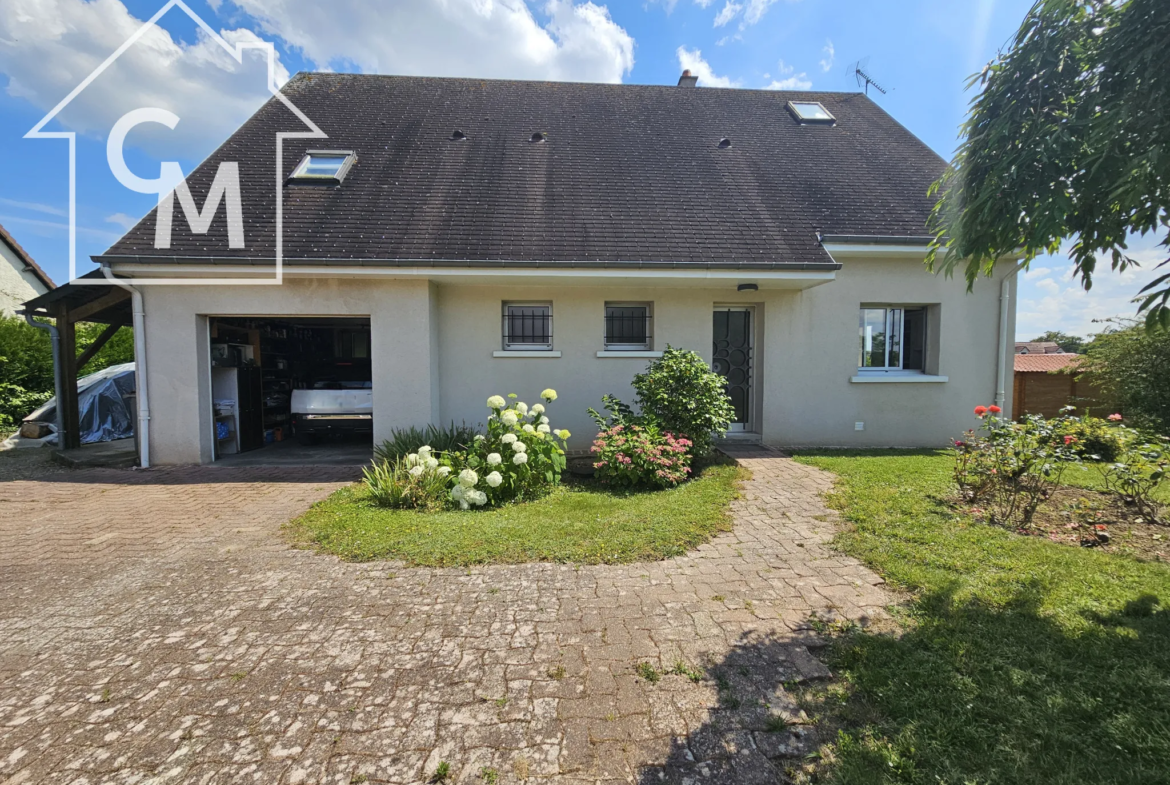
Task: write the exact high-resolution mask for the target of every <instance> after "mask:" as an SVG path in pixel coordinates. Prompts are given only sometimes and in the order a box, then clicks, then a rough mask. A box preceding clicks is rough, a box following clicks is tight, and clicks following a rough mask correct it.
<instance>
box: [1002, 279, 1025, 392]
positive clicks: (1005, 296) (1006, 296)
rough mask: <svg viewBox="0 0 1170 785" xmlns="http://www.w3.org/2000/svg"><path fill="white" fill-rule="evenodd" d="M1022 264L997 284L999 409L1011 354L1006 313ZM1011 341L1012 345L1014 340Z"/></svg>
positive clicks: (1009, 308)
mask: <svg viewBox="0 0 1170 785" xmlns="http://www.w3.org/2000/svg"><path fill="white" fill-rule="evenodd" d="M1024 264H1025V263H1024V262H1020V263H1019V264H1017V265H1016V266H1015V269H1013V270H1012V271H1011V272H1010V273H1008V274H1007V275H1005V276H1004V277H1003V281H1001V282H1000V286H999V356H998V358H997V359H998V362H997V363H996V367H995V405H996V406H998V407H999V408H1001V409H1003V408H1004V405H1003V404H1004V401H1005V400H1006V399H1007V391H1006V390H1005V389H1004V387H1005V386H1006V384H1007V376H1008V369H1007V364H1008V358H1009V357H1011V356H1012V353H1009V352H1008V315H1009V313H1011V299H1012V279H1013V278H1015V277H1016V273H1018V272H1019V271H1020V270H1022V269H1023V267H1024ZM1012 343H1013V345H1014V341H1013V342H1012ZM1012 414H1015V412H1012Z"/></svg>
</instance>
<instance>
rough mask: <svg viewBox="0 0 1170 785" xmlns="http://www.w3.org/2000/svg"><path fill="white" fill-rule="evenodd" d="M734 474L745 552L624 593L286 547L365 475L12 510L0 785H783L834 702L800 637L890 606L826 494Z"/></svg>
mask: <svg viewBox="0 0 1170 785" xmlns="http://www.w3.org/2000/svg"><path fill="white" fill-rule="evenodd" d="M735 457H736V458H737V459H739V460H740V461H741V462H742V463H743V464H744V465H746V466H747V467H748V468H749V469H750V470H751V471H752V473H753V479H752V480H751V481H750V482H749V483H748V484H747V487H746V488H745V493H744V498H742V499H741V500H739V501H737V502H736V503H735V518H736V524H735V529H734V531H732V532H730V533H727V534H723V535H721V536H719V537H718V538H716V539H715V540H714V541H712V542H710V543H708V544H707V545H704V546H703V547H701V548H699V549H698V550H696V551H694V552H693V553H692V554H691V555H689V556H687V557H684V558H679V559H674V560H671V561H666V562H656V563H650V564H634V565H627V566H619V567H612V566H601V567H579V568H578V567H574V566H566V565H556V564H530V565H518V566H494V567H478V568H473V569H466V570H464V569H418V568H405V567H402V566H401V565H396V564H392V563H385V562H382V563H376V564H344V563H340V562H338V561H337V560H336V559H334V558H332V557H327V556H323V555H319V554H315V553H311V552H307V551H300V550H294V549H291V548H289V547H288V545H287V544H286V542H285V540H284V539H283V538H282V535H281V533H280V532H279V527H280V524H281V523H283V522H284V521H286V520H288V518H290V517H292V516H294V515H296V514H298V513H299V512H301V511H302V510H304V509H305V508H306V507H307V506H308V505H309V504H310V503H311V502H312V501H313V500H315V499H319V498H322V497H324V496H325V495H327V494H328V493H329V492H330V491H332V490H333V489H334V488H337V487H339V486H340V485H341V484H342V483H344V482H345V481H348V480H352V479H353V477H352V470H339V469H328V470H309V469H280V470H269V469H250V470H232V471H230V472H229V471H227V470H222V469H216V468H181V469H162V470H151V471H146V472H128V471H103V470H88V471H78V472H67V473H57V474H46V475H45V476H43V477H35V478H32V479H26V480H16V481H10V482H4V483H0V783H4V784H5V785H15V783H47V782H51V783H54V784H57V783H61V784H62V785H63V784H64V783H164V782H183V783H187V782H191V783H228V782H233V783H234V782H248V783H253V782H254V783H298V782H303V783H325V782H329V783H357V782H390V783H421V782H424V781H426V779H427V778H428V777H429V776H430V775H431V774H432V773H433V772H434V770H435V768H436V767H437V766H438V764H439V762H440V761H447V762H449V765H450V770H451V778H450V780H451V781H454V782H460V783H490V782H500V783H510V782H518V781H530V782H541V781H546V782H548V781H553V782H567V783H577V782H639V783H657V782H689V781H708V782H719V783H750V782H776V781H781V778H782V772H783V771H784V769H785V767H786V766H787V765H789V764H790V763H791V762H792V759H793V757H794V756H797V755H799V754H800V753H801V752H802V751H803V749H804V748H805V747H807V745H808V744H809V743H810V740H811V738H812V734H813V731H812V730H811V729H809V728H808V727H806V726H802V725H800V724H793V725H790V726H789V728H788V729H787V730H783V731H780V732H775V731H774V730H773V731H771V732H770V731H769V730H768V728H769V727H772V728H773V729H774V728H775V727H776V726H775V725H774V724H773V725H771V726H769V722H768V721H769V716H770V715H772V714H786V715H789V716H790V715H791V714H792V713H793V712H795V707H794V706H793V704H792V702H791V700H790V699H789V697H788V696H787V695H786V693H785V692H784V687H783V685H784V684H785V683H786V682H792V681H800V680H804V679H815V678H822V677H824V676H827V675H828V673H827V671H826V670H825V668H824V666H823V665H821V664H820V662H819V661H818V660H816V659H815V658H814V657H813V656H811V655H810V654H809V652H808V649H807V646H808V645H811V644H813V643H815V640H813V639H811V638H810V637H809V636H810V632H809V631H808V630H807V627H806V624H805V621H806V619H807V618H808V616H809V614H810V613H812V612H814V611H816V612H819V613H822V614H834V613H835V614H837V615H839V616H847V617H850V618H854V619H864V618H866V617H872V616H874V615H878V614H881V613H882V607H883V606H884V605H886V604H887V603H888V602H889V601H890V598H889V597H888V596H887V594H886V593H885V592H884V591H883V590H882V589H881V587H880V586H879V585H878V584H880V579H879V578H877V576H876V575H874V574H873V573H871V572H870V571H868V570H867V569H865V568H864V567H862V566H861V565H860V564H858V563H857V562H856V561H854V560H852V559H849V558H845V557H843V556H841V555H839V554H836V553H834V552H833V551H830V550H828V549H827V548H826V547H825V546H824V541H825V540H826V539H827V538H828V537H829V536H830V534H831V530H832V525H833V524H832V522H831V518H830V517H829V516H830V513H829V512H828V511H827V510H826V509H825V507H824V506H823V505H822V503H821V501H820V500H819V497H818V492H820V491H822V490H824V489H827V488H828V487H829V485H830V482H831V477H830V476H829V475H827V474H825V473H824V472H821V471H819V470H817V469H813V468H810V467H806V466H801V465H799V464H797V463H795V462H793V461H791V460H789V459H787V458H785V457H782V456H781V455H780V454H779V453H775V452H770V451H766V450H762V449H753V450H747V449H744V450H737V451H735ZM678 662H681V663H683V664H685V665H686V666H688V667H689V668H694V669H695V671H694V672H695V674H696V676H698V675H699V670H698V669H700V668H701V669H706V670H705V671H704V674H703V675H702V677H701V678H699V679H698V681H697V682H692V680H691V679H690V678H689V677H688V676H687V675H680V674H669V675H664V676H662V677H661V678H660V679H659V680H657V681H656V682H651V681H647V680H646V679H644V678H640V677H639V675H638V673H637V671H636V670H635V668H636V666H637V665H638V664H639V663H649V664H651V665H653V666H654V667H655V668H656V669H657V670H660V671H661V670H668V669H671V668H672V667H673V666H674V665H675V664H676V663H678ZM790 718H791V716H790ZM493 773H494V775H495V776H493Z"/></svg>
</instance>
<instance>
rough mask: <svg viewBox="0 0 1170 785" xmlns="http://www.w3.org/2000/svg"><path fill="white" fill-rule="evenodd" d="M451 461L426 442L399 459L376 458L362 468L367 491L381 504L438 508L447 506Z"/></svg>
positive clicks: (415, 508) (419, 508)
mask: <svg viewBox="0 0 1170 785" xmlns="http://www.w3.org/2000/svg"><path fill="white" fill-rule="evenodd" d="M451 468H452V467H451V460H450V459H449V458H447V457H446V456H443V455H436V454H434V453H433V452H432V451H431V450H430V449H428V448H426V446H425V445H423V449H422V450H420V451H419V452H413V453H409V454H408V455H406V456H404V457H403V458H402V459H400V460H395V461H375V462H374V464H373V465H372V466H370V467H368V468H366V469H364V470H363V474H364V475H365V483H366V490H367V492H368V494H369V497H370V499H371V500H372V501H373V502H374V504H377V505H378V506H379V507H397V508H403V509H410V510H438V509H442V508H443V507H445V506H447V503H448V489H449V487H450V484H451V479H450V475H451Z"/></svg>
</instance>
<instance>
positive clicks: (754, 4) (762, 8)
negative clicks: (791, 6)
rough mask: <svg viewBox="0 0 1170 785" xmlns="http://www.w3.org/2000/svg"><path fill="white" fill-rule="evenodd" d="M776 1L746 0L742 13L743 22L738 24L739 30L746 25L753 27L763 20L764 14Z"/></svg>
mask: <svg viewBox="0 0 1170 785" xmlns="http://www.w3.org/2000/svg"><path fill="white" fill-rule="evenodd" d="M775 3H776V0H748V5H747V10H746V11H744V13H743V22H742V23H740V29H743V28H744V27H747V26H748V25H754V24H755V23H756V22H758V21H760V20H761V19H763V18H764V14H766V13H768V9H769V8H771V7H772V6H773V5H775Z"/></svg>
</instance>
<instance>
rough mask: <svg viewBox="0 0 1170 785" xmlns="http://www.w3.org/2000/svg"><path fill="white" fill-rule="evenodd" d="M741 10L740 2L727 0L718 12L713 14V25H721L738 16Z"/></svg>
mask: <svg viewBox="0 0 1170 785" xmlns="http://www.w3.org/2000/svg"><path fill="white" fill-rule="evenodd" d="M742 10H743V5H742V4H740V3H734V2H732V0H727V3H726V4H725V5H724V6H723V8H722V9H721V10H720V11H719V13H717V14H715V26H716V27H723V26H724V25H725V24H727V23H728V22H730V21H731V20H732V19H734V18H735V17H736V16H738V15H739V12H740V11H742Z"/></svg>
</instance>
